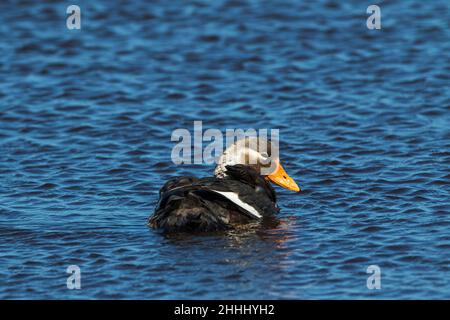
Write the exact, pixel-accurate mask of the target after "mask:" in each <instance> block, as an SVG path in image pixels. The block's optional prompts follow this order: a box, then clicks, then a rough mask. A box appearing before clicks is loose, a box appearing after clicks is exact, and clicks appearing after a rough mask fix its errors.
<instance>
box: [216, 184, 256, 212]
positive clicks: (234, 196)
mask: <svg viewBox="0 0 450 320" xmlns="http://www.w3.org/2000/svg"><path fill="white" fill-rule="evenodd" d="M211 191H214V192H216V193H218V194H221V195H223V196H224V197H225V198H227V199H228V200H230V201H231V202H233V203H234V204H236V205H238V206H239V207H241V208H242V209H244V210H245V211H247V212H249V213H251V214H252V215H253V216H255V217H256V218H258V219H261V218H262V215H261V214H260V213H259V212H258V211H257V210H256V209H255V208H253V207H252V206H251V205H249V204H248V203H245V202H243V201H242V200H241V199H239V197H238V195H237V194H236V193H234V192H225V191H217V190H211Z"/></svg>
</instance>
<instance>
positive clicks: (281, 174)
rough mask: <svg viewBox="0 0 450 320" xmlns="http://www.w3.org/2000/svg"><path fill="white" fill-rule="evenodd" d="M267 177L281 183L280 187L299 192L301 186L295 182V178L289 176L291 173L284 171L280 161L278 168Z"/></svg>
mask: <svg viewBox="0 0 450 320" xmlns="http://www.w3.org/2000/svg"><path fill="white" fill-rule="evenodd" d="M267 178H268V179H269V180H270V181H272V182H273V183H275V184H277V185H279V186H280V187H283V188H286V189H288V190H292V191H295V192H299V191H300V188H299V187H298V185H297V184H296V183H295V181H294V179H292V178H291V177H289V175H288V174H287V173H286V171H284V169H283V167H282V166H281V164H280V163H277V168H276V169H275V171H274V172H273V173H271V174H269V175H268V176H267Z"/></svg>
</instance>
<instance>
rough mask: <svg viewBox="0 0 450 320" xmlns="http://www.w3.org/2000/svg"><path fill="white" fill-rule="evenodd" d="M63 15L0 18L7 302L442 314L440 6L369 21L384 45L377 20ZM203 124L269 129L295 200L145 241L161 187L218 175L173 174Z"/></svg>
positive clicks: (447, 244)
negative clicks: (214, 302)
mask: <svg viewBox="0 0 450 320" xmlns="http://www.w3.org/2000/svg"><path fill="white" fill-rule="evenodd" d="M68 4H69V3H63V2H59V1H45V3H44V1H42V3H41V2H38V1H6V0H3V1H1V4H0V21H1V22H2V23H1V24H0V36H1V39H2V40H1V41H0V70H1V81H0V298H2V299H12V298H18V299H23V298H31V299H42V298H50V299H64V298H87V299H105V298H118V299H129V298H139V299H170V298H181V299H230V298H231V299H234V298H238V299H242V298H261V299H280V298H287V299H291V298H294V299H337V298H349V299H372V298H374V299H379V298H387V299H395V298H403V299H424V298H433V299H444V298H446V299H449V298H450V254H449V253H450V234H449V228H450V218H449V214H450V201H449V191H450V187H449V183H450V170H449V167H450V90H449V84H450V81H449V80H450V76H449V75H450V54H449V52H450V24H449V21H450V4H449V2H448V1H446V0H442V1H419V0H416V1H397V3H392V2H391V1H387V2H377V3H376V4H378V5H380V7H381V13H382V29H381V30H368V29H367V27H366V18H367V17H368V14H366V8H367V6H369V5H371V4H374V3H372V2H371V1H333V0H322V1H287V0H280V1H259V0H258V1H257V0H254V1H206V0H204V1H200V0H198V1H192V2H189V1H177V0H172V1H165V0H164V1H163V0H161V1H151V2H145V3H144V1H142V2H141V3H138V2H137V1H136V2H133V1H129V2H126V3H125V2H119V1H95V3H94V1H81V0H79V1H76V3H74V4H78V5H79V6H80V7H81V18H82V21H81V30H72V31H71V30H68V29H67V28H66V21H65V19H66V13H65V11H66V6H67V5H68ZM194 120H202V121H203V125H204V127H205V129H206V128H217V129H220V130H225V129H226V128H269V129H271V128H274V129H275V128H278V129H280V139H281V159H282V162H283V164H284V167H285V169H286V170H287V171H288V173H289V174H290V175H291V176H292V177H293V178H295V180H296V181H297V182H298V184H299V185H300V186H301V187H302V189H303V192H302V193H300V194H294V193H291V192H289V191H286V190H283V189H280V188H277V192H278V196H279V205H280V207H281V212H280V214H279V215H278V216H277V217H276V219H274V221H271V222H270V223H263V224H262V225H261V226H260V227H256V228H250V229H249V230H245V231H239V232H229V233H225V234H211V235H205V236H194V235H178V236H164V235H162V234H160V233H159V232H155V231H154V230H151V229H149V228H148V227H147V225H146V220H147V218H148V216H150V215H151V213H152V212H153V208H154V206H155V203H156V200H157V195H158V190H159V188H160V187H161V185H162V184H163V183H164V181H165V180H166V179H168V178H169V177H172V176H175V175H179V174H191V175H197V176H208V175H212V172H213V169H214V168H213V166H210V165H184V166H177V165H175V164H173V163H172V162H171V158H170V155H171V150H172V147H173V146H174V143H173V142H171V141H170V136H171V133H172V131H173V130H174V129H176V128H187V129H189V130H192V129H193V121H194ZM69 265H78V266H79V267H80V268H81V286H82V288H81V289H80V290H68V289H67V287H66V279H67V277H68V274H66V268H67V267H68V266H69ZM369 265H378V266H379V267H380V269H381V289H379V290H376V289H375V290H369V289H368V288H367V286H366V280H367V277H368V276H369V275H368V274H367V273H366V269H367V267H368V266H369Z"/></svg>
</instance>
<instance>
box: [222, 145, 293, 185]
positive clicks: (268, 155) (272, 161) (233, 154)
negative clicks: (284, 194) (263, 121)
mask: <svg viewBox="0 0 450 320" xmlns="http://www.w3.org/2000/svg"><path fill="white" fill-rule="evenodd" d="M237 164H243V165H246V166H250V167H252V168H253V169H255V170H256V171H257V172H260V174H261V175H262V176H264V177H265V178H266V179H267V180H269V181H271V182H273V183H275V184H277V185H279V186H280V187H283V188H285V189H288V190H292V191H295V192H299V191H300V188H299V187H298V185H297V184H296V183H295V181H294V179H292V178H291V177H289V175H288V174H287V173H286V171H285V170H284V168H283V167H282V165H281V163H280V159H279V152H278V148H277V147H276V146H275V145H274V144H273V143H271V142H270V141H268V140H265V139H262V138H257V137H245V138H243V139H240V140H238V141H236V142H234V143H233V144H231V145H230V146H229V147H228V148H227V149H226V150H225V151H224V152H223V153H222V155H221V156H220V157H219V160H218V162H217V167H216V169H215V170H214V175H215V176H216V177H218V178H223V177H226V176H227V169H226V166H229V165H237Z"/></svg>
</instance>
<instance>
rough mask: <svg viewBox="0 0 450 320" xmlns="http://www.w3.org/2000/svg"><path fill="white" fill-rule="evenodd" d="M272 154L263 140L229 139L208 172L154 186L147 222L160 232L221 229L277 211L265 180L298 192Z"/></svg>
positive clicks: (270, 145) (271, 146) (273, 149)
mask: <svg viewBox="0 0 450 320" xmlns="http://www.w3.org/2000/svg"><path fill="white" fill-rule="evenodd" d="M261 146H263V147H261ZM278 154H279V152H278V148H277V146H276V144H275V143H273V142H272V141H270V140H267V139H263V138H258V137H244V138H242V139H239V140H237V141H235V142H234V143H233V144H231V145H230V146H229V147H228V148H226V149H225V151H224V152H223V153H222V155H221V156H220V157H219V159H218V161H217V165H216V168H215V170H214V176H213V177H204V178H197V177H192V176H179V177H174V178H171V179H169V180H168V181H167V182H166V183H165V184H164V185H163V186H162V188H161V189H160V191H159V199H158V202H157V204H156V207H155V211H154V213H153V215H152V216H151V217H150V218H149V219H148V224H149V226H150V227H152V228H153V229H159V230H163V231H165V232H208V231H223V230H229V229H235V228H236V227H237V226H240V225H243V224H248V223H251V222H258V221H261V220H262V219H263V218H264V217H268V216H273V215H275V214H277V213H278V212H279V211H280V208H279V206H278V204H277V197H276V193H275V190H274V188H273V187H272V185H271V183H274V184H276V185H278V186H280V187H283V188H285V189H288V190H291V191H294V192H300V191H301V190H300V188H299V187H298V185H297V183H296V182H295V181H294V180H293V179H292V178H291V177H290V176H289V175H288V174H287V173H286V171H285V170H284V168H283V166H282V165H281V163H280V159H279V156H278Z"/></svg>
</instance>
